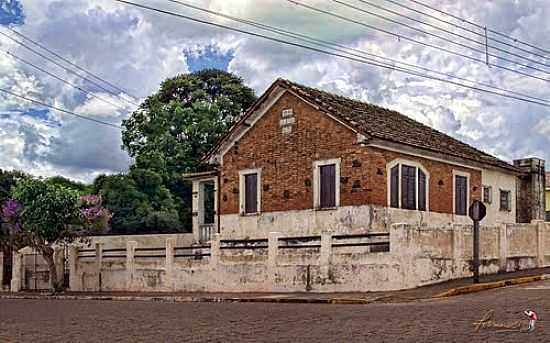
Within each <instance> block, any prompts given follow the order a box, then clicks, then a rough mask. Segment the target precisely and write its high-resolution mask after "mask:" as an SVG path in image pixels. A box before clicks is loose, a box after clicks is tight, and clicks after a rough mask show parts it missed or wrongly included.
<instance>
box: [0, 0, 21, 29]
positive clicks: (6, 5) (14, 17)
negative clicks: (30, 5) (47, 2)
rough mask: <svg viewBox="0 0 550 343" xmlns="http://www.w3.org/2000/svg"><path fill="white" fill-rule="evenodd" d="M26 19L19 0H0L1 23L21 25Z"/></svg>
mask: <svg viewBox="0 0 550 343" xmlns="http://www.w3.org/2000/svg"><path fill="white" fill-rule="evenodd" d="M24 19H25V16H24V14H23V6H22V5H21V3H20V2H19V0H0V25H21V24H23V22H24Z"/></svg>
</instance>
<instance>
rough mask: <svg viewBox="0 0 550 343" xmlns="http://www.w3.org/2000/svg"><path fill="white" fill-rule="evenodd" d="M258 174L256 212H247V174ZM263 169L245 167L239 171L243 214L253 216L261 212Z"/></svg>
mask: <svg viewBox="0 0 550 343" xmlns="http://www.w3.org/2000/svg"><path fill="white" fill-rule="evenodd" d="M251 174H256V212H251V213H247V212H246V176H247V175H251ZM261 184H262V169H261V168H256V169H245V170H240V171H239V213H240V214H241V215H242V216H251V215H257V214H259V213H261V211H262V209H261V204H262V187H261Z"/></svg>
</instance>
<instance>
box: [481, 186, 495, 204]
mask: <svg viewBox="0 0 550 343" xmlns="http://www.w3.org/2000/svg"><path fill="white" fill-rule="evenodd" d="M492 193H493V188H492V187H491V186H483V202H484V203H486V204H490V203H491V202H493V194H492Z"/></svg>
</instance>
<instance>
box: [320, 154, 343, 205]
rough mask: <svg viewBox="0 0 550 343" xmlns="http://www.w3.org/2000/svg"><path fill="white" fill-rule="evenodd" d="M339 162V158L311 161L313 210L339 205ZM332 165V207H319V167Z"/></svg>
mask: <svg viewBox="0 0 550 343" xmlns="http://www.w3.org/2000/svg"><path fill="white" fill-rule="evenodd" d="M340 164H341V159H340V158H335V159H329V160H319V161H314V162H313V208H314V209H315V210H330V209H335V208H337V207H339V206H340ZM327 165H334V183H335V184H334V196H335V199H334V204H335V206H334V207H326V208H323V207H321V167H322V166H327Z"/></svg>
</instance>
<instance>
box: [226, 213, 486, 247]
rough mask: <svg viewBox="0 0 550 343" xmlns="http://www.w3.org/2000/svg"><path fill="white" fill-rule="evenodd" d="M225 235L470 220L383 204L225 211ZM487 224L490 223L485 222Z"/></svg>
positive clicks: (237, 236)
mask: <svg viewBox="0 0 550 343" xmlns="http://www.w3.org/2000/svg"><path fill="white" fill-rule="evenodd" d="M220 222H221V228H220V231H221V235H222V238H233V239H240V238H247V237H248V238H266V237H268V234H269V232H280V233H281V234H283V235H287V236H304V235H319V234H321V233H322V232H325V231H331V232H332V233H333V234H347V233H365V232H388V231H389V228H390V226H391V224H394V223H405V224H410V225H416V226H426V225H430V226H441V225H451V224H453V223H457V224H471V220H470V219H469V218H468V217H466V216H457V215H454V214H446V213H437V212H424V211H411V210H402V209H395V208H389V207H383V206H372V205H365V206H342V207H338V208H337V209H334V210H313V209H308V210H299V211H284V212H263V213H261V214H259V215H256V216H241V215H238V214H226V215H222V216H221V218H220ZM484 225H488V224H487V223H486V222H484Z"/></svg>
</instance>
